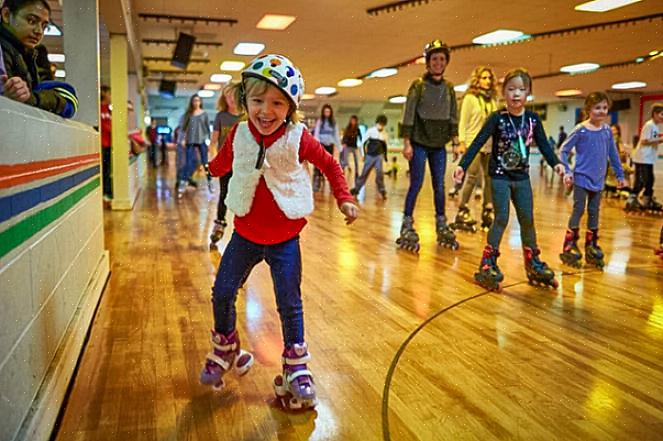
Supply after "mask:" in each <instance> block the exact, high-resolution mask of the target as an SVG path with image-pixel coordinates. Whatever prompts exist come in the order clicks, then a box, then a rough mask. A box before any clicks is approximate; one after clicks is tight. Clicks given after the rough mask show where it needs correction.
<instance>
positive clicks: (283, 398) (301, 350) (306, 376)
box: [274, 343, 318, 410]
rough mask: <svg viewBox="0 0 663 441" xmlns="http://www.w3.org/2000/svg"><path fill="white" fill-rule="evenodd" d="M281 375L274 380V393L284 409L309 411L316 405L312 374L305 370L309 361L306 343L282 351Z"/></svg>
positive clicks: (296, 344)
mask: <svg viewBox="0 0 663 441" xmlns="http://www.w3.org/2000/svg"><path fill="white" fill-rule="evenodd" d="M282 360H283V375H277V376H276V378H274V392H275V393H276V398H278V399H279V401H280V402H281V405H282V406H283V407H284V408H287V409H290V410H299V409H309V408H313V407H315V405H316V404H318V399H317V398H316V396H315V384H314V382H313V374H312V373H311V371H309V370H308V369H307V368H306V363H307V362H308V361H310V360H311V356H310V355H309V353H308V346H307V345H306V343H295V344H294V345H292V346H290V347H286V348H285V349H284V351H283V358H282Z"/></svg>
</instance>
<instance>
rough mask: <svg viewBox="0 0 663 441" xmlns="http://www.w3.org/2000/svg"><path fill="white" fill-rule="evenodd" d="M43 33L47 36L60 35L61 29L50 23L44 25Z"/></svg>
mask: <svg viewBox="0 0 663 441" xmlns="http://www.w3.org/2000/svg"><path fill="white" fill-rule="evenodd" d="M44 35H45V36H47V37H61V36H62V31H61V30H60V28H59V27H57V26H56V25H54V24H53V23H50V24H49V25H48V26H46V30H44Z"/></svg>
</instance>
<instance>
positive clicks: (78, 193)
mask: <svg viewBox="0 0 663 441" xmlns="http://www.w3.org/2000/svg"><path fill="white" fill-rule="evenodd" d="M97 187H99V177H96V178H94V179H93V180H91V181H90V182H88V183H87V184H85V185H83V186H82V187H80V188H79V189H77V190H75V191H73V192H72V193H70V194H69V195H67V196H65V197H63V198H62V199H60V200H59V201H58V202H56V203H55V204H53V205H50V206H48V207H46V208H44V209H43V210H41V211H39V212H37V213H35V214H33V215H31V216H28V217H26V218H25V219H23V220H22V221H20V222H18V223H17V224H15V225H12V226H11V227H9V228H8V229H7V230H5V231H3V232H1V233H0V259H1V258H3V257H5V256H6V255H7V254H8V253H9V252H10V251H12V250H13V249H14V248H16V247H18V246H19V245H21V244H22V243H23V242H25V241H26V240H28V239H30V238H31V237H32V236H34V235H35V234H36V233H37V232H39V231H40V230H42V229H43V228H45V227H46V226H48V225H49V224H50V223H52V222H54V221H56V220H57V219H58V218H60V217H62V215H63V214H65V213H66V212H67V211H69V209H70V208H71V207H73V206H74V205H76V204H77V203H78V202H79V201H80V200H81V199H83V198H84V197H85V196H86V195H87V194H88V193H90V192H91V191H92V190H94V189H95V188H97Z"/></svg>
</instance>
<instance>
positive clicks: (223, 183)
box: [209, 84, 242, 250]
mask: <svg viewBox="0 0 663 441" xmlns="http://www.w3.org/2000/svg"><path fill="white" fill-rule="evenodd" d="M232 87H233V84H228V85H227V86H226V87H224V88H223V91H222V92H221V95H220V96H219V101H217V104H216V108H217V110H218V113H217V114H216V117H215V118H214V125H213V126H212V138H211V141H210V149H211V150H212V151H217V150H218V149H219V146H222V145H223V143H224V142H225V140H226V136H228V133H229V132H230V129H232V127H233V126H234V125H235V124H236V123H237V121H239V119H240V117H241V115H242V114H241V112H240V111H239V110H238V108H237V104H236V103H235V97H234V96H233V89H232ZM231 177H232V171H231V172H230V173H227V174H225V175H223V176H220V177H219V201H218V203H217V207H216V219H215V220H214V229H213V230H212V234H210V238H209V239H210V245H209V246H210V250H214V249H216V243H217V242H218V241H219V240H221V238H222V237H223V232H224V231H225V229H226V227H227V226H228V223H227V221H226V212H227V211H228V207H227V206H226V196H227V195H228V184H229V183H230V178H231Z"/></svg>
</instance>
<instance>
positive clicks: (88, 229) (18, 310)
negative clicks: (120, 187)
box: [0, 97, 109, 440]
mask: <svg viewBox="0 0 663 441" xmlns="http://www.w3.org/2000/svg"><path fill="white" fill-rule="evenodd" d="M100 182H101V176H100V153H99V135H98V133H97V132H96V131H95V130H94V129H92V128H91V127H89V126H86V125H83V124H80V123H76V122H71V121H66V120H64V119H62V118H60V117H58V116H55V115H52V114H50V113H48V112H44V111H41V110H39V109H35V108H32V107H29V106H26V105H23V104H20V103H16V102H13V101H10V100H8V99H6V98H4V97H0V304H1V305H2V308H0V320H1V322H2V326H1V327H0V391H1V394H2V399H0V439H1V440H47V439H48V438H49V437H50V435H51V431H52V428H53V424H54V423H55V420H56V418H57V415H58V412H59V410H60V406H61V404H62V401H63V399H64V396H65V393H66V390H67V386H68V384H69V381H70V379H71V376H72V374H73V372H74V369H75V366H76V363H77V360H78V356H79V354H80V351H81V349H82V346H83V342H84V340H85V336H86V335H87V331H88V329H89V327H90V325H91V321H92V317H93V314H94V311H95V309H96V305H97V304H98V301H99V298H100V296H101V293H102V291H103V288H104V285H105V283H106V280H107V278H108V275H109V262H108V253H107V252H106V251H105V250H104V236H103V209H102V201H101V185H100Z"/></svg>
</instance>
